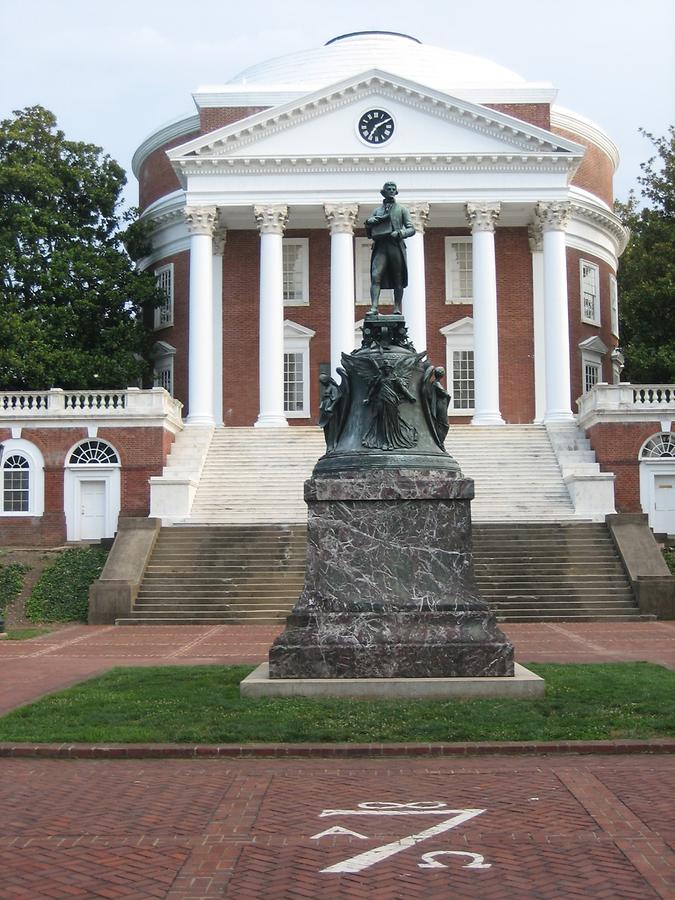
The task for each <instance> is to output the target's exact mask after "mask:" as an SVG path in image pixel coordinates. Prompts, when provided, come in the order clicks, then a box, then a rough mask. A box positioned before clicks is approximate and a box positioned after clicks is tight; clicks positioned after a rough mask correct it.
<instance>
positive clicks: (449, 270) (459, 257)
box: [445, 237, 473, 303]
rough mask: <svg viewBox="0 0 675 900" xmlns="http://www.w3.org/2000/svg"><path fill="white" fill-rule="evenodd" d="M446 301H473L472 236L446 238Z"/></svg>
mask: <svg viewBox="0 0 675 900" xmlns="http://www.w3.org/2000/svg"><path fill="white" fill-rule="evenodd" d="M445 302H446V303H473V244H472V239H471V237H446V239H445Z"/></svg>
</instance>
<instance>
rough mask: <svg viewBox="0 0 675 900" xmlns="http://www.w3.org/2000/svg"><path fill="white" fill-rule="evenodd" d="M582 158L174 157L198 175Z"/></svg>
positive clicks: (532, 165)
mask: <svg viewBox="0 0 675 900" xmlns="http://www.w3.org/2000/svg"><path fill="white" fill-rule="evenodd" d="M578 165H579V159H578V158H577V157H572V156H570V155H569V154H558V153H550V154H546V155H542V154H541V153H532V154H523V153H514V154H511V153H506V154H503V153H489V154H486V153H475V154H468V153H462V154H454V155H451V156H450V155H448V156H445V155H443V156H441V155H436V154H434V155H415V156H411V155H408V154H406V155H404V156H305V157H278V156H277V157H271V156H263V157H243V158H232V157H225V158H223V157H211V158H208V157H199V158H194V157H192V158H188V159H181V160H175V161H174V168H175V169H176V170H177V171H178V172H180V174H181V175H182V176H183V177H186V176H199V175H214V174H216V173H219V174H221V175H228V176H229V175H233V176H234V175H247V174H248V175H252V174H253V175H258V174H270V173H274V174H279V175H291V174H294V173H295V174H312V173H315V172H326V173H331V174H340V173H345V172H362V171H363V170H364V169H369V168H370V169H373V170H376V171H380V172H381V171H382V169H383V167H384V168H386V167H390V166H394V167H395V168H396V170H397V171H404V172H405V171H408V172H438V171H443V172H506V173H509V172H531V171H533V170H534V171H537V172H547V173H551V172H552V173H560V172H564V173H566V174H567V175H568V176H570V177H571V175H573V174H574V172H575V171H576V169H577V167H578Z"/></svg>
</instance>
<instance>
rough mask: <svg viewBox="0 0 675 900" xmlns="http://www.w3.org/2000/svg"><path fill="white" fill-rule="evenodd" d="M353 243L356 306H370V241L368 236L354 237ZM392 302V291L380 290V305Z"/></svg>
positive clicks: (388, 304)
mask: <svg viewBox="0 0 675 900" xmlns="http://www.w3.org/2000/svg"><path fill="white" fill-rule="evenodd" d="M355 240H356V243H355V245H354V256H355V265H354V270H355V278H356V283H355V285H354V296H355V297H356V305H357V306H370V254H371V249H372V241H371V240H370V238H363V237H361V238H356V239H355ZM393 303H394V292H393V291H391V290H386V291H381V293H380V306H392V305H393Z"/></svg>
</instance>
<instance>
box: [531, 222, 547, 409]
mask: <svg viewBox="0 0 675 900" xmlns="http://www.w3.org/2000/svg"><path fill="white" fill-rule="evenodd" d="M528 237H529V241H530V251H531V253H532V322H533V328H534V421H535V422H537V423H541V422H543V421H544V414H545V412H546V348H545V326H544V236H543V232H542V229H541V222H540V221H539V220H538V219H535V220H534V222H532V223H531V224H530V226H529V228H528Z"/></svg>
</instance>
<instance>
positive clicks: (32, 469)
mask: <svg viewBox="0 0 675 900" xmlns="http://www.w3.org/2000/svg"><path fill="white" fill-rule="evenodd" d="M2 446H3V449H2V464H1V465H2V466H4V462H5V460H7V459H9V457H10V456H13V455H15V454H16V455H17V456H22V457H23V458H24V459H26V460H27V462H28V465H29V468H28V510H27V511H25V512H18V511H16V510H14V511H12V510H8V511H7V512H5V509H4V506H5V502H4V498H5V476H4V469H3V468H1V467H0V518H7V519H9V518H26V517H28V516H35V517H39V516H42V515H44V510H45V471H44V470H45V461H44V457H43V455H42V452H41V450H40V449H39V448H38V447H36V446H35V444H31V442H30V441H26V440H23V439H22V438H14V437H12V438H7V440H4V441H3V442H2Z"/></svg>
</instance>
